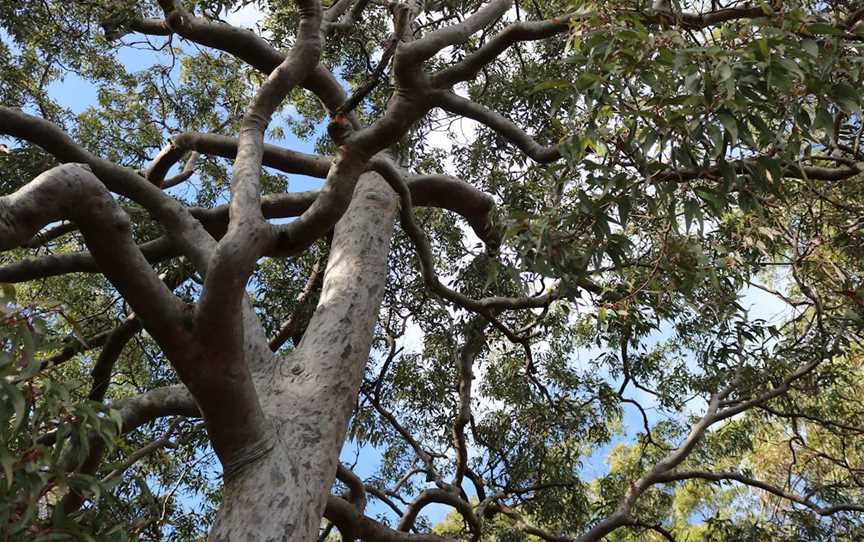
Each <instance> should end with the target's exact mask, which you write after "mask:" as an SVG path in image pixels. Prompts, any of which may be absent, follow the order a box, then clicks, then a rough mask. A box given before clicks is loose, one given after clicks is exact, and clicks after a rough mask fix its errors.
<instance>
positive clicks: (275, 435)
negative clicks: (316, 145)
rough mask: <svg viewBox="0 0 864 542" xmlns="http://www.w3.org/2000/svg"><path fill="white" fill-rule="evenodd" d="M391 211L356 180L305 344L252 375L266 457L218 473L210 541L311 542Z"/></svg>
mask: <svg viewBox="0 0 864 542" xmlns="http://www.w3.org/2000/svg"><path fill="white" fill-rule="evenodd" d="M396 201H397V200H396V195H395V194H394V193H393V191H392V190H390V189H389V187H388V186H387V184H386V183H385V182H384V181H383V180H382V179H381V178H380V177H379V176H378V175H376V174H374V173H367V174H364V175H363V176H362V177H361V178H360V181H359V182H358V185H357V189H356V191H355V194H354V198H353V200H352V202H351V205H350V206H349V208H348V210H347V212H346V213H345V215H344V216H343V217H342V218H341V220H340V221H339V223H338V224H337V225H336V229H335V232H334V235H333V245H332V248H331V252H330V258H329V261H328V264H327V269H326V271H325V279H324V285H323V287H322V292H321V299H320V301H319V303H318V308H317V310H316V311H315V314H314V316H313V317H312V320H311V322H310V323H309V326H308V329H307V332H306V334H305V335H304V336H303V340H302V341H301V343H300V345H299V346H298V348H297V349H296V350H295V351H293V352H292V353H291V354H290V355H288V356H286V357H284V358H279V357H275V358H269V360H270V361H267V362H266V363H259V364H257V365H256V366H255V367H254V369H253V370H254V371H255V373H254V377H255V383H256V387H257V388H258V392H259V395H260V396H261V403H262V408H263V410H264V412H265V415H266V417H267V420H268V423H269V425H270V427H269V433H270V437H271V438H270V440H269V443H268V445H269V446H271V448H270V449H269V450H266V451H261V450H249V451H247V453H248V454H249V455H250V456H254V455H255V454H256V453H260V457H256V458H255V459H254V460H252V461H250V462H248V463H246V464H242V465H236V466H233V467H231V468H229V470H228V472H226V480H225V500H224V502H223V504H222V508H221V509H220V512H219V517H218V520H217V524H216V527H215V528H214V529H213V532H212V534H211V537H210V539H211V540H214V541H228V540H231V541H234V540H246V539H251V540H261V541H270V540H274V541H275V540H285V541H288V540H313V539H314V538H315V536H316V534H317V532H318V526H319V521H320V518H321V515H322V514H323V512H324V506H325V504H326V501H327V495H328V494H329V490H330V486H332V484H333V481H334V480H335V477H336V467H337V460H338V455H339V451H340V450H341V448H342V444H343V441H344V439H345V434H346V429H347V426H348V419H349V417H350V416H351V412H352V410H353V407H354V400H355V398H356V397H357V393H358V391H359V388H360V383H361V382H362V379H363V372H364V368H365V365H366V360H367V359H368V356H369V349H370V346H371V341H372V330H373V327H374V325H375V319H376V317H377V314H378V308H379V306H380V303H381V299H382V297H383V294H384V286H385V281H386V277H387V267H386V266H387V254H388V251H389V247H390V237H391V234H392V231H393V225H394V220H395V217H396V210H397V204H396ZM264 346H265V347H266V343H265V344H264ZM267 352H268V353H269V349H268V350H267ZM262 359H264V360H266V359H268V358H267V356H263V357H262ZM249 537H251V538H249Z"/></svg>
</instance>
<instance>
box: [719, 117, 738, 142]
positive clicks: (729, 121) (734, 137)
mask: <svg viewBox="0 0 864 542" xmlns="http://www.w3.org/2000/svg"><path fill="white" fill-rule="evenodd" d="M717 119H718V120H719V121H720V124H722V125H723V128H725V129H726V133H727V134H729V139H730V141H731V142H732V143H733V144H734V143H735V142H736V141H738V121H737V120H735V117H733V116H732V114H731V113H729V112H728V111H718V112H717Z"/></svg>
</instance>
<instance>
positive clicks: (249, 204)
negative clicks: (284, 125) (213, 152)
mask: <svg viewBox="0 0 864 542" xmlns="http://www.w3.org/2000/svg"><path fill="white" fill-rule="evenodd" d="M162 4H163V6H164V5H168V4H170V5H173V4H174V2H173V1H163V2H162ZM298 4H299V9H300V25H299V28H298V30H297V38H296V42H295V44H294V47H293V48H292V49H291V52H290V53H289V54H288V55H287V56H286V57H285V59H284V61H283V62H282V63H280V64H279V66H278V67H277V68H276V69H275V70H273V72H272V73H271V74H270V76H269V77H268V78H267V81H266V82H265V83H264V84H263V85H262V86H261V88H260V89H259V90H258V92H257V93H256V95H255V98H254V100H253V102H252V104H251V105H250V106H249V109H248V110H247V111H246V114H245V116H244V118H243V122H242V123H241V126H240V137H239V139H238V141H237V153H236V154H237V155H236V158H235V160H234V171H233V178H232V181H231V201H230V204H229V215H230V218H229V223H228V230H227V232H226V234H225V236H224V237H223V238H222V239H221V240H220V241H219V243H218V245H217V247H216V250H215V252H214V254H213V258H212V261H211V263H210V266H209V270H208V273H207V275H206V277H205V281H204V288H203V291H202V293H201V298H200V300H199V302H198V309H197V316H198V319H199V323H200V325H201V328H202V330H203V331H204V332H205V333H207V334H208V335H210V336H211V337H216V338H217V341H216V342H218V343H222V342H223V339H224V340H225V343H224V344H222V345H221V346H219V348H218V350H219V351H221V352H224V353H225V354H229V355H227V356H226V359H230V358H231V357H233V356H231V355H230V353H231V350H234V349H237V352H240V351H242V348H243V346H242V343H243V339H242V337H243V334H242V329H238V328H241V327H242V326H238V325H237V324H238V322H239V321H240V319H242V311H241V310H240V303H241V302H242V299H243V296H244V295H245V286H246V282H247V280H248V279H249V276H250V275H251V274H252V271H253V270H254V267H255V263H256V262H257V260H258V258H259V257H260V256H261V255H262V254H263V253H264V251H265V249H266V247H268V246H269V245H270V244H271V243H272V236H273V229H272V228H271V227H270V225H269V224H268V223H267V222H266V221H265V220H264V216H263V214H262V212H261V165H262V158H263V154H264V131H265V129H266V128H267V126H268V125H269V124H270V120H271V116H272V115H273V113H274V111H276V109H277V108H278V107H279V106H280V105H281V103H282V101H283V100H284V99H285V97H286V96H287V95H288V93H289V92H290V91H291V89H292V88H294V86H295V85H297V84H298V83H299V82H300V81H303V80H304V79H305V78H306V77H307V76H308V74H309V73H310V72H311V71H312V70H313V69H314V68H315V66H317V65H318V59H319V58H320V56H321V37H320V33H319V29H320V26H321V4H320V2H318V0H299V2H298ZM172 16H173V13H171V12H169V13H168V17H169V21H170V20H171V18H172ZM229 314H233V315H235V317H233V318H228V317H226V316H227V315H229ZM232 335H233V337H232ZM229 338H230V340H229Z"/></svg>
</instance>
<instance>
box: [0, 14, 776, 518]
mask: <svg viewBox="0 0 864 542" xmlns="http://www.w3.org/2000/svg"><path fill="white" fill-rule="evenodd" d="M257 17H258V14H257V12H255V10H254V8H252V7H248V8H245V9H244V10H241V12H240V14H238V15H235V16H233V17H231V19H232V22H233V23H235V24H240V25H242V26H254V23H255V21H256V20H257V19H256V18H257ZM0 37H2V36H0ZM156 39H158V38H156ZM119 59H120V60H121V61H122V62H123V64H124V65H125V66H126V67H127V68H128V69H130V70H138V69H144V68H148V67H151V66H152V65H153V64H154V63H157V62H158V63H163V64H164V63H166V62H167V59H166V57H165V56H164V55H161V54H159V53H155V52H153V51H148V50H131V49H128V48H124V49H123V50H122V51H121V53H120V54H119ZM174 70H175V73H174V74H173V75H174V77H175V78H177V77H178V76H179V66H178V67H175V68H174ZM49 92H50V94H51V95H52V97H54V99H56V100H57V101H58V102H59V103H60V104H61V105H62V106H64V107H66V108H68V109H70V110H71V111H72V112H74V113H81V112H82V111H84V110H85V109H86V108H88V107H90V106H91V105H93V104H95V103H96V96H97V89H96V87H95V86H94V85H92V84H90V83H89V82H87V81H85V80H82V79H81V78H79V77H77V76H75V75H73V74H67V75H66V77H65V79H64V80H62V81H58V82H55V83H53V84H52V85H51V86H50V88H49ZM285 133H286V136H285V138H284V139H282V140H280V141H278V144H279V145H282V146H284V147H287V148H290V149H293V150H297V151H304V152H313V144H312V142H311V141H304V140H299V139H297V138H296V137H294V136H293V135H291V133H290V131H288V130H286V131H285ZM468 133H469V134H470V129H469V132H468ZM469 137H470V135H469ZM442 143H446V142H442ZM192 182H193V183H194V179H193V181H192ZM290 183H291V184H290V187H291V190H297V191H300V190H308V189H311V188H317V187H318V186H320V184H321V181H320V180H318V179H310V178H307V177H303V176H291V177H290ZM742 305H743V306H744V307H745V308H746V309H748V310H749V311H750V316H751V318H764V319H768V320H770V319H773V318H774V317H775V316H776V315H777V314H778V313H781V312H782V310H783V305H782V304H781V303H780V302H779V301H778V300H777V299H776V298H774V297H773V296H771V295H769V294H767V293H764V292H762V291H760V290H756V289H748V290H747V291H745V292H743V300H742ZM665 338H666V337H665V336H663V335H662V334H661V335H658V336H657V338H656V340H657V341H661V340H663V339H665ZM421 340H422V336H420V335H418V334H417V333H416V332H413V333H412V339H411V341H412V342H413V343H414V344H411V345H408V346H409V347H410V348H411V349H414V350H416V349H418V348H419V344H418V342H419V341H421ZM578 355H579V357H580V359H582V360H585V359H587V358H590V357H591V356H592V355H595V353H592V352H590V351H584V352H580V353H578ZM630 394H631V396H634V395H633V392H632V391H631V392H630ZM634 398H636V399H637V400H639V401H640V402H642V403H643V404H644V405H646V406H647V407H648V408H647V411H648V415H649V418H650V421H651V422H652V423H653V422H656V421H658V420H659V419H661V418H662V414H661V413H660V412H659V411H658V410H657V409H656V408H655V406H656V405H654V403H653V401H652V398H651V397H650V396H648V395H646V394H644V393H642V394H640V395H635V396H634ZM694 408H697V409H698V405H696V406H695V407H694ZM624 411H625V415H624V426H625V431H624V433H623V434H622V435H620V436H619V437H616V439H615V440H614V441H613V443H611V444H610V445H607V446H603V447H600V448H599V449H598V450H597V451H596V453H594V454H593V455H592V456H591V457H589V458H588V460H587V461H586V462H585V466H584V467H583V471H584V474H585V475H586V476H587V477H589V478H591V477H595V476H600V475H602V474H604V473H606V472H607V471H608V468H607V466H606V464H605V457H606V454H607V453H608V451H609V449H611V447H612V446H613V445H615V444H617V443H619V442H632V439H633V435H634V434H635V432H637V431H639V430H641V428H642V418H641V415H640V414H639V412H638V411H637V410H636V409H635V407H632V406H630V405H624ZM380 457H381V453H380V452H379V451H378V450H375V449H373V448H372V447H369V446H366V447H361V448H358V447H357V446H356V445H355V444H354V443H350V442H349V443H348V444H346V446H345V449H344V450H343V452H342V455H341V458H342V461H343V462H344V463H346V464H349V465H350V464H354V463H355V461H356V467H355V472H356V473H357V474H358V475H360V476H361V477H363V478H367V477H370V476H373V475H374V474H375V473H376V471H377V469H378V467H379V464H380ZM208 468H214V469H218V464H214V465H212V467H208ZM466 490H469V488H468V487H467V486H466ZM186 499H188V504H190V505H193V506H194V504H195V502H196V501H195V497H194V496H187V497H186ZM449 511H450V509H449V508H447V507H444V506H440V505H433V506H429V507H427V508H426V509H425V516H426V517H427V518H428V519H429V520H430V521H431V522H432V523H435V522H437V521H439V520H440V519H442V518H443V517H444V515H446V514H447V513H448V512H449ZM367 514H368V515H370V516H376V515H378V514H389V509H388V508H386V507H385V506H384V505H382V504H380V503H378V501H376V500H375V499H371V500H370V507H369V509H368V510H367ZM391 517H392V516H391Z"/></svg>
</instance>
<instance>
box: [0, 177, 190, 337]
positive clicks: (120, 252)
mask: <svg viewBox="0 0 864 542" xmlns="http://www.w3.org/2000/svg"><path fill="white" fill-rule="evenodd" d="M62 219H67V220H71V221H73V222H75V223H76V224H77V225H78V227H79V228H80V229H81V232H82V233H83V235H84V240H85V242H86V243H87V246H88V248H89V249H90V252H91V254H92V255H93V258H94V259H95V260H96V262H97V263H98V265H99V268H100V270H101V271H102V272H103V273H105V275H106V276H107V277H108V279H109V280H110V281H111V282H112V284H114V286H115V287H117V289H118V290H119V291H120V292H121V293H122V294H123V297H124V298H125V299H126V300H127V302H128V303H129V304H130V305H131V306H132V307H133V309H134V310H135V312H136V313H137V314H138V315H139V316H140V317H141V320H142V322H143V324H144V326H145V328H146V329H147V330H148V331H149V332H150V333H151V334H152V335H153V336H154V337H155V338H156V339H157V340H158V341H160V344H162V345H163V347H165V348H166V349H167V350H172V349H180V348H182V346H181V345H183V344H184V343H185V342H186V341H187V340H188V337H186V336H185V333H184V332H183V326H182V321H183V320H184V319H185V308H184V305H183V303H181V302H180V300H179V299H177V298H176V297H175V296H174V294H173V293H172V292H171V290H169V289H168V287H167V286H166V285H165V283H164V282H162V280H160V279H159V277H158V276H157V275H156V272H155V271H153V269H152V268H151V267H150V265H149V263H148V262H147V260H146V259H145V258H144V256H143V255H142V254H141V251H140V250H139V249H138V247H137V246H136V245H135V243H134V242H133V241H132V230H131V222H130V220H129V217H128V216H127V215H126V213H124V212H123V210H122V209H121V208H120V206H119V205H118V204H117V203H116V202H115V201H114V199H113V198H112V197H111V194H110V193H109V192H108V190H107V189H106V188H105V186H104V185H103V184H102V182H100V180H99V179H98V178H96V176H95V175H93V173H92V172H91V171H90V169H89V168H88V167H87V166H84V165H80V164H66V165H61V166H57V167H55V168H52V169H50V170H48V171H46V172H45V173H43V174H41V175H39V176H38V177H37V178H36V179H34V180H33V181H31V182H30V183H28V184H26V185H24V187H22V188H21V189H19V190H18V191H16V192H14V193H13V194H11V195H8V196H2V197H0V250H9V249H11V248H15V247H17V246H19V245H20V244H21V243H22V242H23V241H26V240H27V239H30V238H31V237H32V236H33V235H34V234H35V233H36V232H37V231H39V229H41V228H42V227H43V226H45V225H46V224H50V223H52V222H56V221H59V220H62Z"/></svg>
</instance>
